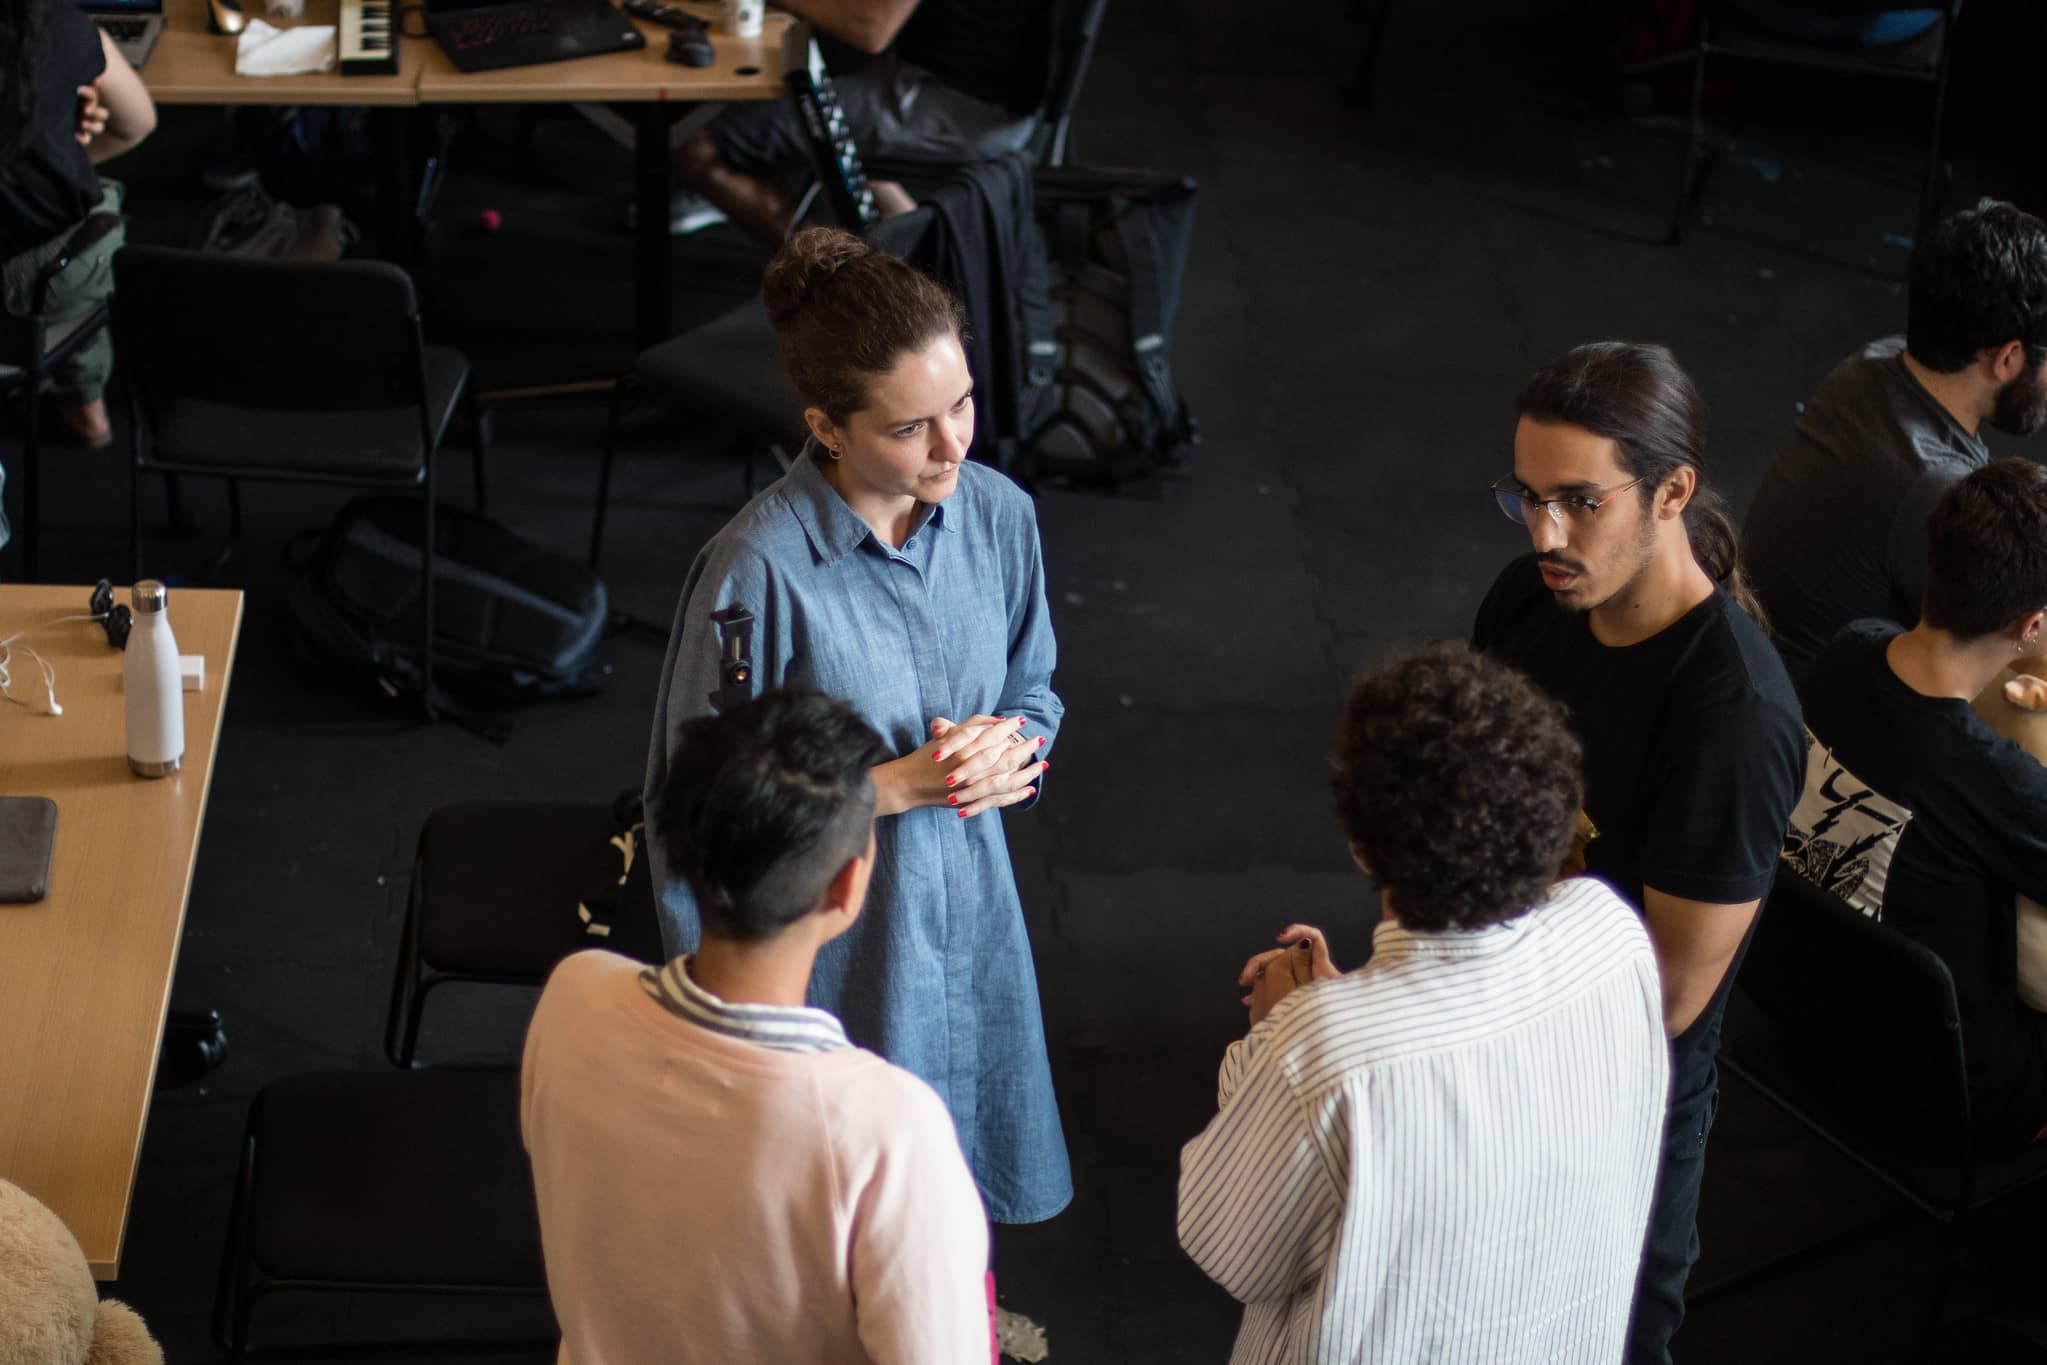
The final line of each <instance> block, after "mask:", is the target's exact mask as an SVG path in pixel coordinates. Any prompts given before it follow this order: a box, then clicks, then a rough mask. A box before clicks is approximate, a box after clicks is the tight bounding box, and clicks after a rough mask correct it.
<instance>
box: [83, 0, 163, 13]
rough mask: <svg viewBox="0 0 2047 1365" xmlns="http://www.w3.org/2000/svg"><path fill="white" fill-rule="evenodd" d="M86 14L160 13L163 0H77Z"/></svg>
mask: <svg viewBox="0 0 2047 1365" xmlns="http://www.w3.org/2000/svg"><path fill="white" fill-rule="evenodd" d="M78 7H79V8H80V9H82V10H84V11H85V12H86V13H87V14H162V13H163V0H78Z"/></svg>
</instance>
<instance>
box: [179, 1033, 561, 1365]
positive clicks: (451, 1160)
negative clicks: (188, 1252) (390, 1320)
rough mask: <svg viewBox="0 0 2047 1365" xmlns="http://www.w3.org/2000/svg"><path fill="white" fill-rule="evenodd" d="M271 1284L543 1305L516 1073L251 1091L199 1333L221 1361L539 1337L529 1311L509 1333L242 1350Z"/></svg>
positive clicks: (404, 1076)
mask: <svg viewBox="0 0 2047 1365" xmlns="http://www.w3.org/2000/svg"><path fill="white" fill-rule="evenodd" d="M279 1293H292V1294H315V1293H324V1294H334V1293H345V1294H374V1295H403V1296H475V1295H483V1296H495V1297H502V1296H511V1297H519V1298H526V1299H537V1300H539V1302H540V1304H542V1305H544V1304H545V1302H546V1296H547V1274H546V1269H545V1267H544V1265H543V1263H542V1260H541V1252H540V1217H539V1212H538V1210H537V1209H536V1207H535V1205H534V1198H533V1174H532V1170H531V1168H530V1167H529V1165H528V1163H527V1160H526V1151H525V1147H524V1144H523V1142H522V1140H521V1137H520V1133H519V1073H518V1072H516V1071H512V1070H508V1069H496V1070H474V1071H457V1070H444V1071H422V1072H406V1071H331V1072H312V1073H307V1074H303V1075H297V1076H290V1077H287V1078H285V1079H284V1080H281V1081H276V1082H273V1083H272V1084H270V1085H268V1086H266V1087H264V1089H263V1090H262V1092H261V1093H260V1094H258V1095H257V1096H256V1099H255V1102H254V1103H253V1104H252V1105H251V1106H250V1109H249V1122H248V1127H247V1129H246V1130H245V1132H244V1134H243V1139H242V1156H241V1164H240V1168H239V1170H238V1172H237V1175H236V1178H235V1193H234V1203H233V1207H232V1209H231V1211H230V1213H229V1219H228V1236H227V1242H226V1245H225V1248H224V1249H223V1251H222V1255H221V1266H220V1284H219V1289H218V1292H217V1294H216V1296H215V1299H214V1309H213V1331H214V1337H215V1339H216V1341H217V1342H218V1343H219V1345H220V1347H221V1349H222V1350H224V1351H226V1352H227V1354H228V1358H229V1359H230V1360H232V1361H243V1360H262V1359H281V1358H292V1359H297V1358H302V1357H304V1356H307V1355H334V1356H356V1355H358V1353H363V1354H366V1353H369V1352H372V1351H389V1350H396V1349H399V1348H400V1347H403V1348H404V1349H405V1352H406V1353H407V1354H416V1353H427V1352H435V1353H438V1352H442V1351H463V1352H473V1351H476V1350H478V1349H481V1348H483V1347H486V1346H488V1347H496V1348H502V1349H524V1348H548V1347H551V1346H552V1345H553V1344H554V1342H555V1340H556V1335H555V1334H554V1333H553V1332H552V1331H551V1330H550V1329H549V1328H547V1327H545V1326H543V1325H542V1324H545V1323H546V1322H547V1319H546V1317H545V1310H544V1307H536V1308H535V1309H534V1310H533V1313H532V1317H533V1319H534V1321H535V1325H536V1327H539V1328H540V1330H538V1331H536V1332H534V1333H532V1334H530V1335H527V1336H523V1337H515V1338H506V1339H498V1338H493V1339H492V1340H490V1341H477V1340H472V1339H469V1338H453V1339H451V1338H449V1337H447V1336H436V1337H434V1338H432V1339H426V1340H411V1341H404V1342H397V1341H386V1340H371V1341H362V1342H319V1343H317V1344H314V1343H299V1344H290V1343H276V1344H265V1345H259V1344H256V1343H254V1342H252V1341H251V1339H250V1329H251V1327H252V1325H253V1319H254V1315H255V1311H256V1307H257V1305H258V1304H259V1303H261V1302H262V1301H263V1300H264V1299H266V1298H267V1297H269V1296H270V1295H272V1294H279ZM496 1316H497V1315H496V1314H493V1317H494V1318H495V1317H496Z"/></svg>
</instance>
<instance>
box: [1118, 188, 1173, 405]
mask: <svg viewBox="0 0 2047 1365" xmlns="http://www.w3.org/2000/svg"><path fill="white" fill-rule="evenodd" d="M1111 221H1112V222H1113V223H1114V225H1115V229H1116V234H1117V235H1118V236H1119V237H1121V238H1122V239H1123V260H1124V264H1125V274H1124V278H1125V282H1126V284H1127V286H1128V288H1129V291H1130V292H1129V300H1130V304H1129V315H1130V358H1131V360H1132V361H1133V362H1134V363H1135V364H1136V366H1137V376H1138V379H1139V381H1140V382H1141V383H1142V384H1143V385H1144V392H1145V395H1146V397H1148V398H1150V399H1151V405H1152V409H1153V411H1155V412H1156V413H1157V414H1158V418H1159V423H1160V425H1161V426H1162V427H1163V429H1164V430H1166V431H1168V432H1171V433H1174V434H1175V435H1178V434H1179V433H1180V432H1181V431H1182V429H1183V426H1184V423H1183V421H1182V417H1183V415H1184V408H1185V405H1184V404H1182V403H1181V402H1180V395H1179V390H1177V389H1176V388H1174V387H1173V367H1172V361H1171V358H1170V357H1169V356H1168V355H1167V354H1166V331H1165V325H1166V324H1165V303H1164V300H1163V298H1162V297H1161V295H1160V292H1159V244H1158V236H1157V234H1156V233H1155V232H1154V231H1153V227H1152V216H1151V214H1150V213H1149V212H1148V211H1147V209H1146V206H1145V205H1143V204H1140V203H1134V202H1131V201H1128V200H1126V201H1124V203H1123V204H1122V205H1121V206H1120V207H1119V208H1118V209H1117V210H1116V213H1115V217H1114V218H1113V219H1112V220H1111Z"/></svg>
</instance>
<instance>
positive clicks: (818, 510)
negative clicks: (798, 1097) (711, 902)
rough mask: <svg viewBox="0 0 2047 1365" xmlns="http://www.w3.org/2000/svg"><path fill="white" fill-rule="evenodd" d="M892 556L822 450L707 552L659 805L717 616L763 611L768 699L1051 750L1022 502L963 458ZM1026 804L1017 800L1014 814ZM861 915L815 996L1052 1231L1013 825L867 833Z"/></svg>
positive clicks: (824, 969)
mask: <svg viewBox="0 0 2047 1365" xmlns="http://www.w3.org/2000/svg"><path fill="white" fill-rule="evenodd" d="M919 511H920V514H921V516H922V520H921V521H920V522H919V524H918V525H917V528H916V530H915V531H914V532H913V533H912V534H911V535H910V536H909V537H908V538H907V539H906V540H905V541H904V543H903V546H902V548H901V549H900V550H897V549H894V548H892V547H890V546H889V545H887V544H885V543H883V542H882V541H881V540H879V539H878V538H877V537H875V536H874V534H873V533H872V532H871V531H870V530H869V529H868V527H867V525H866V523H865V522H863V521H861V520H860V518H859V517H858V516H856V515H855V514H854V513H853V511H852V509H851V508H849V507H848V506H846V504H845V502H844V500H843V499H841V498H840V497H839V495H838V493H837V491H836V490H835V489H833V488H832V486H831V485H830V484H829V483H828V482H826V480H825V478H824V475H823V472H822V471H821V470H820V468H819V467H818V464H817V462H816V459H815V457H814V454H813V452H812V450H811V449H809V448H807V449H806V450H805V452H804V454H803V455H802V456H800V457H799V458H798V459H797V461H796V463H795V466H794V467H793V468H792V469H791V470H790V471H789V473H788V474H787V475H785V476H784V477H783V478H782V479H781V480H780V481H779V482H777V483H776V484H774V485H773V486H772V487H770V488H768V489H767V490H766V491H765V492H763V493H761V494H760V496H758V497H756V498H755V499H754V500H753V501H752V502H750V503H749V504H747V506H746V507H745V508H744V509H742V510H741V511H740V513H739V514H738V515H737V516H735V517H734V518H733V519H732V520H731V521H730V522H729V523H727V524H726V526H725V528H724V529H723V530H721V531H719V532H718V534H717V535H716V536H714V537H712V539H711V541H710V542H709V543H708V544H707V545H705V546H704V548H703V550H702V552H701V553H699V554H698V555H697V559H696V563H695V564H693V565H692V566H691V567H690V571H689V577H688V579H687V581H685V582H684V584H683V589H682V600H681V602H680V603H679V604H678V606H677V608H676V614H675V625H674V629H673V630H672V631H671V633H670V635H669V639H668V658H667V662H666V664H665V665H664V667H663V669H662V675H661V690H660V694H659V697H658V699H657V700H656V702H655V707H654V733H653V740H652V744H651V747H650V751H649V753H648V759H647V783H646V794H647V797H648V806H649V812H650V819H658V814H657V813H655V812H654V802H653V797H654V796H655V795H656V794H657V793H658V792H659V791H660V789H661V787H662V784H663V782H664V781H665V779H666V777H667V772H668V763H667V757H668V750H669V746H670V744H671V743H672V742H673V739H674V736H675V732H676V730H677V729H678V728H679V727H680V726H681V725H682V724H683V723H684V722H685V721H688V720H691V719H693V718H695V717H697V716H701V715H704V714H707V713H708V712H709V710H710V694H711V692H712V691H713V690H715V689H716V688H717V686H718V638H717V631H716V628H715V627H714V626H713V625H712V623H711V615H712V613H714V612H717V611H719V610H722V609H723V608H726V607H733V606H737V607H744V608H745V609H746V610H748V611H750V612H752V613H753V616H754V626H753V659H754V678H755V686H756V688H757V690H761V691H765V690H768V689H772V688H777V687H783V686H791V685H800V686H807V687H813V688H816V689H818V690H819V691H822V692H827V693H830V694H832V695H833V696H837V697H841V698H843V699H845V700H846V701H848V702H850V703H852V705H853V706H855V707H856V708H857V709H858V710H859V711H860V712H861V714H862V715H863V716H865V718H866V719H867V720H868V722H869V723H870V724H872V725H873V726H874V728H875V729H876V730H878V731H880V732H881V735H882V738H883V739H885V740H886V741H888V744H889V746H890V748H891V749H893V750H894V751H895V752H896V753H898V754H903V753H908V752H909V751H910V750H912V749H914V748H916V747H917V746H919V745H921V744H923V743H925V742H926V741H927V740H928V739H929V738H930V729H929V727H930V723H931V718H932V717H934V716H945V717H948V718H950V719H952V720H955V721H957V720H963V719H965V718H966V717H968V716H971V715H976V714H981V715H992V716H1018V715H1021V716H1023V717H1025V725H1024V730H1023V733H1024V735H1025V737H1026V738H1031V739H1035V738H1037V737H1038V736H1040V735H1042V736H1044V738H1045V746H1044V748H1043V749H1041V750H1039V754H1040V756H1043V755H1044V754H1047V753H1049V752H1050V751H1051V748H1052V745H1053V741H1054V740H1055V738H1056V736H1057V734H1058V729H1059V719H1060V716H1061V715H1062V714H1063V712H1064V711H1065V707H1064V705H1063V704H1062V703H1061V702H1060V700H1059V697H1058V695H1057V694H1056V693H1054V692H1053V691H1052V669H1053V665H1054V663H1055V661H1056V657H1057V649H1056V646H1055V645H1054V643H1053V638H1052V621H1051V616H1050V613H1049V610H1048V608H1047V606H1046V601H1045V570H1044V560H1043V556H1042V554H1041V552H1040V550H1039V546H1038V528H1037V516H1036V511H1035V509H1034V507H1033V506H1032V503H1031V500H1030V498H1029V497H1028V496H1027V495H1026V494H1025V493H1024V492H1023V491H1022V490H1021V489H1019V488H1017V487H1016V486H1015V485H1014V484H1013V483H1011V482H1010V481H1009V480H1008V479H1007V478H1006V477H1004V476H1003V475H1002V474H1000V473H999V472H997V471H995V470H993V469H989V468H987V467H985V466H983V465H978V464H974V463H972V462H968V463H966V464H963V465H961V466H960V471H959V483H958V485H957V487H956V489H955V491H954V492H953V495H952V496H951V497H950V498H948V499H947V500H946V501H945V502H943V503H941V504H938V505H935V506H931V507H920V509H919ZM1009 809H1010V810H1018V809H1021V807H1020V806H1012V807H1009ZM875 840H876V847H877V853H876V858H875V868H874V878H873V882H872V885H871V887H870V889H869V891H868V894H867V907H866V911H865V913H864V914H863V915H862V916H861V917H860V920H859V922H858V923H857V924H855V925H854V927H853V929H852V930H851V931H850V932H848V933H847V934H845V935H844V936H843V937H841V938H838V939H836V940H834V941H833V942H831V943H829V944H827V945H825V947H824V950H823V951H822V952H821V953H819V955H818V959H817V966H816V970H815V971H814V972H813V974H812V977H811V983H810V1002H811V1003H812V1004H813V1005H816V1006H818V1007H819V1008H821V1009H826V1010H830V1011H831V1012H832V1013H833V1014H836V1015H837V1016H838V1017H839V1018H840V1020H841V1021H842V1022H843V1023H844V1024H845V1026H846V1031H847V1033H848V1034H849V1035H850V1036H851V1037H852V1039H853V1041H854V1042H856V1043H858V1044H860V1045H861V1046H863V1047H867V1048H871V1049H872V1050H874V1051H875V1052H878V1053H880V1054H881V1055H882V1056H884V1057H886V1058H888V1059H889V1060H890V1061H892V1062H894V1063H896V1064H897V1065H898V1066H902V1067H906V1068H908V1069H909V1070H911V1071H913V1072H915V1073H916V1074H917V1075H919V1076H921V1077H922V1078H923V1079H924V1080H925V1081H927V1082H929V1083H930V1084H931V1086H932V1087H933V1088H934V1089H936V1090H937V1091H938V1093H939V1095H940V1096H941V1097H942V1098H943V1099H944V1100H945V1103H946V1106H947V1107H948V1108H949V1109H950V1110H951V1111H952V1116H953V1122H954V1124H955V1125H956V1126H957V1127H958V1129H959V1138H960V1146H961V1148H962V1150H964V1152H965V1153H966V1158H967V1164H968V1165H969V1167H971V1168H972V1170H973V1172H974V1179H975V1181H976V1183H977V1184H978V1185H979V1186H980V1190H981V1197H982V1200H983V1201H984V1202H985V1203H986V1205H987V1208H988V1215H989V1217H990V1218H992V1219H993V1220H994V1221H996V1222H999V1223H1031V1222H1037V1221H1039V1220H1042V1219H1046V1218H1050V1217H1051V1216H1052V1215H1053V1214H1055V1213H1057V1212H1059V1210H1060V1209H1062V1208H1064V1207H1065V1206H1066V1204H1067V1202H1068V1201H1069V1200H1070V1199H1071V1198H1072V1197H1073V1177H1072V1172H1071V1170H1070V1169H1069V1167H1068V1165H1067V1158H1066V1142H1065V1138H1064V1136H1063V1134H1062V1133H1061V1131H1060V1127H1059V1110H1058V1105H1057V1103H1056V1101H1055V1100H1054V1098H1053V1094H1052V1073H1051V1068H1050V1065H1049V1063H1048V1062H1047V1060H1046V1056H1045V1027H1044V1019H1043V1016H1042V1013H1041V1011H1040V1009H1039V1005H1038V987H1037V976H1036V972H1035V969H1034V967H1033V965H1032V961H1031V948H1030V942H1029V940H1028V939H1027V938H1026V936H1025V933H1024V922H1023V907H1022V905H1021V903H1020V902H1019V900H1018V898H1017V892H1016V878H1015V876H1014V874H1013V873H1012V872H1011V870H1010V863H1009V847H1008V844H1007V842H1006V841H1005V840H1004V838H1003V830H1002V821H1001V815H1000V813H999V812H996V811H989V812H985V813H983V814H981V815H978V816H975V817H974V818H973V819H971V820H962V819H960V818H959V817H958V815H957V813H956V812H954V811H953V810H952V809H951V808H950V807H944V806H940V807H927V808H924V809H920V810H913V811H906V812H904V813H903V814H901V815H896V816H890V817H887V818H884V819H881V820H878V821H876V822H875ZM649 848H650V852H651V856H652V858H653V863H652V872H653V876H654V885H655V887H656V889H657V894H658V895H659V897H660V901H661V916H662V938H663V940H664V944H665V946H666V948H667V950H668V952H669V953H670V954H671V955H673V954H676V953H682V952H688V951H690V950H691V949H693V948H694V947H695V946H696V943H697V939H698V933H699V926H698V922H697V915H696V907H695V904H694V902H693V898H692V897H691V895H690V892H689V889H688V888H687V887H686V886H684V885H682V884H681V882H680V881H679V880H678V879H676V878H675V877H672V876H671V875H669V872H668V869H667V868H666V867H664V866H663V858H662V854H661V841H660V840H659V839H658V838H655V839H651V840H649Z"/></svg>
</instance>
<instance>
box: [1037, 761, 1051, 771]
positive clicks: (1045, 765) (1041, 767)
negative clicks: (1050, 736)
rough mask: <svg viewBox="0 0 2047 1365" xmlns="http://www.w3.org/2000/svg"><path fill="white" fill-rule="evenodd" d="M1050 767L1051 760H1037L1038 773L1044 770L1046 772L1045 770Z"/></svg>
mask: <svg viewBox="0 0 2047 1365" xmlns="http://www.w3.org/2000/svg"><path fill="white" fill-rule="evenodd" d="M1051 766H1052V760H1051V759H1049V758H1041V759H1039V760H1038V771H1039V772H1044V771H1045V770H1046V769H1047V768H1049V767H1051Z"/></svg>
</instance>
